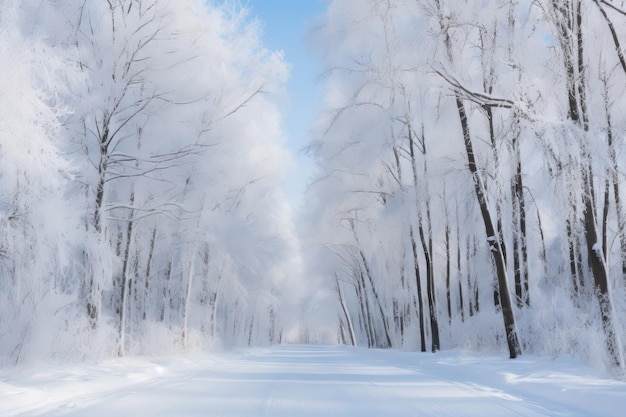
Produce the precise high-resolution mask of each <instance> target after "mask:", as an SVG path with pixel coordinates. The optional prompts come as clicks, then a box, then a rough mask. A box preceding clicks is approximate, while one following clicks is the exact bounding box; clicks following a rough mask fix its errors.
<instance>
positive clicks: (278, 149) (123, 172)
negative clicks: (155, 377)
mask: <svg viewBox="0 0 626 417" xmlns="http://www.w3.org/2000/svg"><path fill="white" fill-rule="evenodd" d="M11 10H14V11H15V13H13V14H11V13H9V12H4V11H3V19H9V17H7V16H16V17H15V19H14V21H11V23H12V24H13V25H12V26H7V28H11V29H10V30H9V29H7V30H6V34H5V32H3V37H6V39H7V42H3V48H4V49H3V50H2V51H3V54H5V55H6V57H7V59H6V60H5V61H4V62H10V61H11V60H13V61H15V62H17V63H18V64H19V65H21V67H20V68H21V69H20V71H18V72H16V73H15V74H18V75H19V77H18V75H15V77H17V78H15V77H14V78H15V79H12V78H8V76H7V77H5V78H7V80H8V81H7V84H6V86H7V88H9V87H10V86H11V83H12V84H14V85H18V83H21V85H24V86H27V87H28V88H25V89H24V91H23V92H19V91H18V90H13V89H11V90H10V92H11V94H12V95H10V94H7V95H3V100H5V98H6V100H18V101H19V94H23V95H28V97H27V98H25V99H24V100H22V101H23V102H24V107H21V106H20V107H18V106H15V111H17V110H18V109H22V110H21V111H23V110H24V109H27V108H28V102H29V100H34V98H31V95H32V97H35V98H37V99H38V100H40V101H39V102H35V104H37V105H38V106H39V107H36V106H31V107H30V109H31V111H32V116H29V114H31V113H28V114H24V115H23V117H22V118H21V119H20V118H17V117H14V118H12V119H11V122H12V123H13V120H15V123H16V125H15V126H26V127H25V128H24V129H23V130H19V131H18V134H19V135H26V136H28V137H32V141H35V140H37V141H40V143H42V144H47V145H46V146H47V147H46V148H45V149H44V150H45V152H46V155H47V154H50V157H49V158H48V159H47V160H46V162H45V163H42V164H40V165H38V166H35V165H32V164H31V165H24V164H22V165H20V164H18V163H17V162H19V158H17V156H15V157H14V156H7V158H9V159H10V160H13V159H15V161H16V163H7V164H6V165H5V168H3V170H2V174H1V175H2V178H3V180H4V179H6V181H9V183H13V182H14V183H15V184H14V185H12V187H13V188H11V187H8V186H7V187H6V188H5V189H6V190H8V191H7V193H8V194H7V196H8V195H9V194H11V198H9V197H6V198H4V200H6V202H7V203H6V204H7V213H8V212H9V211H10V204H12V203H11V201H13V199H14V198H15V196H17V195H20V194H23V195H24V198H28V199H29V200H24V203H23V204H24V207H25V208H24V210H25V211H26V212H29V213H31V212H32V213H33V215H35V214H37V213H40V210H45V207H46V206H45V205H44V204H41V205H39V206H37V207H35V206H36V205H37V204H36V201H39V200H42V201H43V200H45V199H44V197H46V196H50V198H51V199H52V200H51V201H55V202H56V204H58V211H56V212H54V213H55V215H56V214H59V213H62V214H68V218H70V219H74V220H73V221H67V222H65V223H63V222H61V221H52V222H51V223H50V225H46V227H43V226H42V227H40V228H39V229H40V233H39V232H36V231H35V230H34V229H33V233H35V235H36V236H37V237H38V239H39V238H41V239H49V240H50V245H49V247H37V248H34V246H33V245H32V243H31V242H29V241H28V239H26V240H24V239H21V240H20V242H22V243H23V244H24V245H26V246H25V248H30V249H29V250H31V251H34V252H33V253H35V254H37V259H41V260H42V262H47V261H45V260H46V259H48V257H49V258H50V259H51V260H54V261H55V262H58V263H59V264H60V265H61V264H62V265H61V266H59V267H58V268H64V269H63V272H64V273H58V275H59V276H62V277H65V278H64V282H63V286H62V287H61V289H62V291H63V292H64V294H65V298H64V302H65V303H66V304H67V306H68V307H67V308H66V309H64V310H63V311H64V312H67V314H66V315H63V317H62V318H61V317H60V316H59V318H58V320H59V321H62V322H63V323H67V325H66V327H65V328H64V330H63V332H62V334H60V335H59V337H58V339H59V340H65V341H67V344H66V345H67V346H70V345H73V347H72V348H71V349H70V350H69V351H67V352H65V353H64V355H65V357H76V355H85V356H89V355H91V356H102V355H111V354H125V353H127V352H128V351H131V352H145V351H152V352H155V351H162V350H164V349H176V348H179V347H184V348H193V347H198V346H212V345H214V344H223V345H226V346H233V345H245V344H257V343H272V342H276V341H279V340H280V339H281V337H282V331H283V326H284V321H283V320H282V318H281V314H282V307H281V299H282V298H283V293H282V290H281V288H282V285H281V284H282V283H284V281H285V279H286V277H287V276H288V273H289V268H290V266H291V264H292V263H293V259H295V258H297V257H296V256H294V255H293V253H294V251H295V237H294V235H293V231H292V227H293V226H292V223H291V209H290V208H289V207H288V205H287V204H286V199H285V196H284V195H283V193H282V191H281V185H280V184H281V181H282V178H283V175H284V169H285V168H286V167H287V166H288V165H289V157H288V154H287V153H286V152H285V151H284V150H283V149H282V144H281V141H282V132H281V126H280V123H281V121H280V113H279V111H278V108H277V106H276V103H275V102H274V97H276V96H275V93H278V92H280V89H281V88H282V84H283V82H284V80H285V79H286V76H287V73H288V69H287V66H286V64H285V63H284V61H283V59H282V56H281V55H280V54H277V53H274V52H272V51H268V50H267V49H265V48H264V47H263V45H262V43H261V40H260V39H261V38H260V25H259V23H258V22H256V21H255V20H254V18H253V17H251V16H250V15H249V12H248V11H247V10H246V9H243V8H242V7H241V6H240V5H239V4H236V3H233V2H223V3H215V4H206V3H205V2H202V1H196V0H186V1H180V2H175V3H174V2H168V1H161V0H132V1H130V0H129V1H126V0H111V1H84V0H80V1H75V0H63V1H44V2H40V1H34V2H29V1H26V2H21V4H20V5H19V8H15V9H11ZM11 19H13V18H11ZM7 22H8V20H7ZM11 31H12V32H11ZM9 35H10V36H11V37H9ZM3 39H4V38H3ZM14 48H15V50H14ZM27 50H33V51H34V52H33V55H32V56H31V55H28V54H27V53H26V52H25V51H27ZM5 52H6V53H5ZM17 52H20V54H21V55H20V54H17ZM44 52H45V54H48V55H45V57H44V55H41V56H39V55H36V54H39V53H40V54H44ZM12 53H15V54H16V58H15V59H12V58H11V55H10V54H12ZM3 56H4V55H3ZM48 58H49V61H50V64H49V65H48V64H47V66H46V71H38V66H37V62H38V61H37V60H38V59H42V60H44V59H48ZM10 69H11V67H9V66H7V67H3V71H5V70H6V71H7V74H9V75H10V74H13V72H9V70H10ZM3 73H4V72H3ZM29 83H30V84H29ZM62 84H64V85H65V87H66V88H65V89H64V90H63V91H62V92H59V91H57V89H58V85H62ZM4 85H5V84H3V86H4ZM22 101H20V103H22ZM8 102H9V101H7V103H8ZM3 103H4V101H3ZM38 103H41V104H38ZM46 106H47V107H46ZM7 114H9V113H7ZM35 116H36V117H35ZM29 117H31V118H32V122H31V121H29V120H28V118H29ZM2 120H4V119H2ZM3 126H4V123H3ZM7 126H9V125H7ZM11 126H13V125H11ZM27 128H28V129H30V128H32V129H33V130H36V129H39V130H36V131H37V132H41V133H38V134H37V135H28V134H27V131H26V129H27ZM11 129H13V128H11ZM2 132H3V136H4V137H6V136H7V135H9V134H12V135H13V133H11V131H10V129H9V127H7V128H6V129H4V127H3V128H2ZM15 135H17V134H15ZM46 136H48V137H46ZM15 137H17V136H15ZM40 138H41V139H40ZM44 138H46V140H45V141H44ZM10 143H12V144H16V146H15V151H16V153H15V155H29V154H31V153H34V152H36V151H35V150H34V149H35V148H33V146H35V145H33V146H30V145H27V144H26V142H25V144H24V146H21V145H17V143H18V142H16V141H12V142H10ZM33 143H34V142H33ZM37 146H39V145H37ZM3 147H4V146H3ZM35 147H36V146H35ZM42 152H43V151H42ZM7 155H8V154H7ZM22 166H23V167H22ZM12 167H15V171H16V172H13V171H11V170H12V169H13V168H12ZM28 167H32V169H33V173H32V174H31V173H28V172H27V171H26V168H28ZM35 168H36V169H35ZM46 170H47V171H46ZM44 171H46V172H44ZM20 172H21V173H20ZM18 173H20V174H19V175H18ZM37 175H40V176H41V179H37V178H39V177H36V176H37ZM20 176H21V177H24V178H23V179H20V180H19V181H13V180H9V178H17V177H20ZM57 179H58V180H57ZM52 185H54V187H56V188H52ZM25 187H26V188H25ZM28 187H31V188H32V192H25V191H22V189H24V190H27V189H29V188H28ZM11 190H14V191H11ZM18 190H20V191H19V192H18ZM46 198H47V197H46ZM20 204H22V203H20ZM46 204H47V203H46ZM35 208H36V210H35ZM37 215H38V214H37ZM9 218H10V216H8V217H7V219H9ZM34 219H35V217H33V218H32V219H30V220H29V221H30V223H33V222H34ZM6 223H7V224H9V223H10V222H9V221H8V220H7V222H6ZM26 224H27V223H23V224H22V227H25V225H26ZM52 226H54V227H52ZM11 227H13V226H11ZM29 227H31V228H33V227H34V226H33V225H32V224H31V226H29ZM37 227H39V226H37ZM47 230H53V231H55V232H56V231H59V233H60V232H61V231H62V232H63V234H60V235H54V236H51V237H47V236H48V235H46V233H47ZM51 233H52V232H51ZM7 241H10V239H8V240H7ZM53 243H54V245H60V246H62V247H63V248H64V249H63V251H62V250H56V251H55V246H54V245H53ZM66 252H67V253H66ZM6 253H7V258H6V259H14V258H13V254H14V253H15V254H16V256H17V255H18V254H19V253H20V251H19V250H17V249H15V250H13V249H11V248H7V251H6ZM20 256H21V255H20ZM29 257H33V254H31V255H24V257H21V258H20V259H23V260H25V259H28V258H29ZM11 262H13V261H11ZM63 262H66V263H67V264H65V263H63ZM7 265H8V264H7ZM5 272H6V276H7V277H10V279H11V280H14V279H17V277H19V276H21V274H22V272H21V271H16V272H14V271H12V270H10V269H7V270H6V271H5ZM55 274H57V272H55V271H53V270H52V269H51V270H50V271H49V273H44V271H43V270H42V269H39V270H38V272H37V273H34V272H33V273H32V274H30V275H29V279H30V280H31V281H32V285H33V286H34V287H35V288H36V289H37V291H42V292H45V291H46V288H47V287H46V285H47V284H46V282H47V280H49V279H51V277H55V276H56V275H55ZM65 281H67V282H65ZM7 282H8V281H7ZM10 287H11V289H10V290H9V289H7V291H6V292H4V291H3V292H2V295H3V296H5V295H6V296H7V297H9V296H12V295H11V294H13V293H12V291H14V288H13V286H10ZM20 305H21V304H20ZM14 306H17V305H16V304H14ZM33 309H34V310H33V311H35V312H37V314H40V312H38V310H37V308H35V307H33ZM12 310H13V311H14V314H18V315H19V314H25V312H26V311H27V310H26V308H25V307H24V308H23V309H20V308H17V307H16V308H14V309H12ZM7 311H10V309H7ZM44 311H45V310H42V312H41V314H45V313H44ZM64 314H65V313H64ZM56 320H57V318H52V317H51V318H50V319H49V321H50V322H51V323H56V324H59V322H57V321H56ZM3 323H8V322H7V321H4V319H3ZM50 327H51V328H54V326H52V325H51V326H50ZM22 339H24V337H22ZM62 344H63V343H61V342H59V346H60V345H62ZM2 346H3V347H4V346H6V349H5V350H7V349H13V348H14V346H13V347H10V345H9V344H6V345H5V344H4V342H3V343H2ZM95 347H97V349H96V348H95ZM55 348H56V347H55V346H53V347H52V350H54V349H55ZM57 353H58V352H57Z"/></svg>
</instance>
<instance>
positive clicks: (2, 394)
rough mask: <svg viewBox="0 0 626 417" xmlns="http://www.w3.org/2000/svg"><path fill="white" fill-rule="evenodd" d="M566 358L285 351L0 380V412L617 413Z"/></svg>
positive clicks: (46, 371) (615, 384)
mask: <svg viewBox="0 0 626 417" xmlns="http://www.w3.org/2000/svg"><path fill="white" fill-rule="evenodd" d="M625 408H626V383H625V382H622V381H618V380H615V379H612V378H610V377H608V376H602V375H601V374H598V373H597V371H594V370H591V369H589V368H585V367H583V366H582V365H580V364H578V363H577V362H576V361H574V360H573V359H567V358H561V359H557V360H553V361H550V360H546V359H540V358H535V357H523V358H520V359H517V360H509V359H505V358H504V357H502V356H497V355H493V356H488V355H485V354H478V353H469V352H465V351H462V350H453V351H447V352H440V353H437V354H430V353H428V354H424V353H408V352H399V351H383V350H366V349H362V348H353V347H343V346H307V345H282V346H276V347H271V348H263V349H260V348H257V349H252V350H244V351H238V352H233V353H219V354H203V355H194V356H186V357H182V356H179V357H167V358H120V359H115V360H111V361H107V362H104V363H102V364H98V365H73V366H70V367H62V366H60V365H54V366H53V365H46V366H40V367H38V368H37V369H21V370H19V369H14V370H8V371H3V372H1V373H0V415H2V416H7V417H8V416H90V417H98V416H107V417H110V416H117V415H141V416H153V417H161V416H163V417H173V416H207V415H210V416H214V417H218V416H224V417H226V416H254V417H260V416H273V417H280V416H289V417H292V416H299V417H301V416H319V415H320V414H321V413H323V415H324V416H325V417H330V416H350V415H355V416H360V417H367V416H420V417H425V416H468V417H471V416H491V415H493V416H503V417H504V416H526V417H532V416H577V417H580V416H595V417H600V416H622V415H623V410H624V409H625Z"/></svg>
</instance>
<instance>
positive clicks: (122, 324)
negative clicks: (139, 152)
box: [118, 190, 135, 356]
mask: <svg viewBox="0 0 626 417" xmlns="http://www.w3.org/2000/svg"><path fill="white" fill-rule="evenodd" d="M134 203H135V191H134V190H132V191H131V192H130V206H131V207H132V206H133V204H134ZM133 219H134V210H133V209H132V208H131V209H130V214H129V216H128V224H127V227H126V247H125V248H124V261H123V265H122V284H121V285H120V313H119V314H120V318H119V336H118V337H119V348H118V355H119V356H124V350H125V344H126V341H125V334H126V314H127V313H126V300H127V297H126V293H127V292H128V294H129V295H130V286H129V281H130V280H129V279H128V274H129V272H128V264H129V260H130V259H129V257H130V244H131V241H132V234H133V224H134V221H133Z"/></svg>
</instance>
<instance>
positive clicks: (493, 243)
mask: <svg viewBox="0 0 626 417" xmlns="http://www.w3.org/2000/svg"><path fill="white" fill-rule="evenodd" d="M456 104H457V109H458V112H459V119H460V122H461V128H462V130H463V139H464V143H465V150H466V152H467V161H468V165H469V170H470V173H471V174H472V179H473V181H474V190H475V192H476V198H477V199H478V205H479V206H480V212H481V215H482V219H483V223H484V226H485V232H486V234H487V242H488V244H489V249H490V251H491V255H492V257H493V261H494V264H495V266H496V275H497V279H498V292H499V295H500V304H501V306H502V319H503V321H504V329H505V333H506V340H507V344H508V347H509V356H510V357H511V358H512V359H514V358H516V357H517V356H519V355H520V354H521V352H522V350H521V347H520V343H519V340H518V337H517V329H516V325H515V316H514V314H513V306H512V305H511V297H510V295H509V286H508V280H507V272H506V264H505V259H504V247H503V244H502V242H500V241H499V239H498V234H497V231H496V230H495V228H494V224H493V220H492V218H491V213H490V212H489V207H488V206H487V196H486V195H485V193H486V190H485V188H484V184H483V181H482V177H481V176H480V173H479V172H478V167H477V165H476V160H475V157H474V149H473V146H472V139H471V134H470V130H469V123H468V120H467V113H466V112H465V105H464V104H463V102H462V101H461V98H460V97H459V96H458V95H457V97H456Z"/></svg>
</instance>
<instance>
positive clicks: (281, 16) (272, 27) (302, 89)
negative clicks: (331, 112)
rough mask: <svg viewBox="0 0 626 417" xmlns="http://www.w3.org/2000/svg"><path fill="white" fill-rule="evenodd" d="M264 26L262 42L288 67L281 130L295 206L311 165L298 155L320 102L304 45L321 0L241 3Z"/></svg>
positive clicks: (246, 0) (316, 69) (316, 72)
mask: <svg viewBox="0 0 626 417" xmlns="http://www.w3.org/2000/svg"><path fill="white" fill-rule="evenodd" d="M242 3H243V4H244V6H246V7H248V8H250V9H251V10H252V13H253V15H255V16H257V17H258V18H259V19H260V20H261V21H262V22H263V23H264V24H265V32H264V35H263V40H264V43H265V46H266V47H267V48H269V49H272V50H282V51H283V52H284V53H285V60H286V61H287V62H289V63H290V64H291V66H292V67H291V78H290V80H289V82H288V84H287V86H286V87H287V94H288V99H287V102H286V103H285V105H286V111H285V113H284V117H285V120H284V124H283V125H284V128H285V130H286V133H287V136H288V143H287V146H288V148H289V150H290V151H291V152H292V153H293V154H294V156H295V158H296V162H297V163H298V167H297V169H296V172H293V173H292V172H289V176H288V177H289V181H290V182H289V184H287V193H288V196H289V200H290V201H291V202H292V203H293V204H294V205H296V206H297V205H299V204H301V202H302V193H303V192H304V189H305V186H306V184H307V182H308V180H309V176H310V174H311V169H312V163H311V161H310V160H309V159H308V158H307V157H306V156H304V155H302V153H301V148H302V147H303V146H305V145H306V143H307V142H308V139H309V131H310V127H311V125H312V122H313V120H314V117H315V112H316V109H317V106H318V105H319V103H320V100H321V94H320V84H319V73H320V66H319V64H318V61H317V59H316V58H315V55H314V53H313V52H312V48H311V47H310V46H309V42H308V41H307V35H308V32H309V30H310V28H311V27H312V26H313V25H314V24H315V21H316V18H318V17H319V16H320V15H321V14H322V13H323V11H324V9H325V7H326V2H325V1H323V0H243V1H242Z"/></svg>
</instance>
